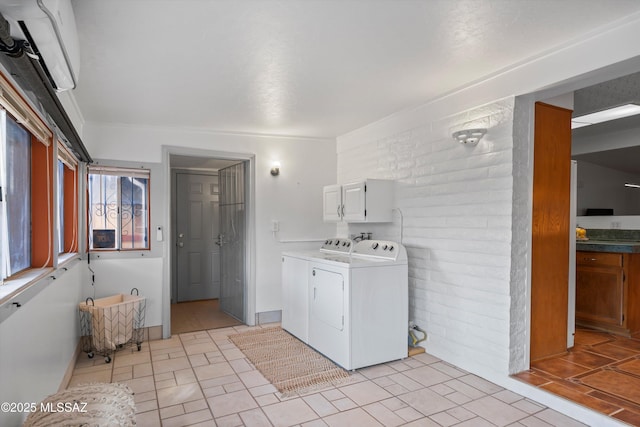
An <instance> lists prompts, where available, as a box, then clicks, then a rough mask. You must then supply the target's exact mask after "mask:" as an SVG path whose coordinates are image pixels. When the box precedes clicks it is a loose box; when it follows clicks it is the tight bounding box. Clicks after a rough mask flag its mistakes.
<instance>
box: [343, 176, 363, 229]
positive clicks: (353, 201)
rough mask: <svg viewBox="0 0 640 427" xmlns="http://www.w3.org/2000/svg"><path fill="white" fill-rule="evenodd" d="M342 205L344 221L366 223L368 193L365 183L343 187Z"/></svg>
mask: <svg viewBox="0 0 640 427" xmlns="http://www.w3.org/2000/svg"><path fill="white" fill-rule="evenodd" d="M342 203H343V204H344V207H343V209H344V210H343V217H342V219H343V220H344V221H364V220H366V215H365V212H366V209H367V204H366V192H365V183H364V182H356V183H353V184H345V185H343V186H342Z"/></svg>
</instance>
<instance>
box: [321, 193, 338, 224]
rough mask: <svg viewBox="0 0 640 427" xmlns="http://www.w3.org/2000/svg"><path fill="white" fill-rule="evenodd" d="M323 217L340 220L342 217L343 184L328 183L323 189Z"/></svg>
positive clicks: (324, 218)
mask: <svg viewBox="0 0 640 427" xmlns="http://www.w3.org/2000/svg"><path fill="white" fill-rule="evenodd" d="M322 208H323V214H322V219H323V220H325V221H340V220H341V219H342V212H341V208H342V186H341V185H327V186H326V187H324V188H323V189H322Z"/></svg>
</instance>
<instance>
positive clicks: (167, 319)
mask: <svg viewBox="0 0 640 427" xmlns="http://www.w3.org/2000/svg"><path fill="white" fill-rule="evenodd" d="M172 155H177V156H189V157H203V158H214V159H222V160H238V161H246V162H247V178H248V179H247V182H246V186H247V188H246V190H247V191H246V194H245V208H246V212H247V222H246V230H245V236H246V246H245V266H244V268H245V278H246V280H245V287H244V290H243V291H244V295H245V307H244V308H245V318H244V319H242V321H243V322H244V323H246V324H247V325H250V326H253V325H254V324H255V317H256V316H255V313H256V279H255V277H256V276H255V271H256V261H255V259H256V257H255V254H256V225H255V223H256V221H255V176H256V173H255V163H256V161H255V157H256V156H255V154H253V153H237V152H229V151H217V150H205V149H197V148H188V147H178V146H169V145H163V146H162V165H163V170H164V171H165V177H164V181H165V182H164V185H165V188H166V189H168V190H169V191H168V194H167V200H166V202H165V217H166V218H167V220H166V221H165V223H166V224H167V225H166V227H167V230H166V233H165V239H166V240H167V242H168V245H169V250H167V251H166V252H165V253H164V256H163V259H164V262H163V264H164V266H163V269H164V271H163V275H162V337H163V338H169V337H171V292H172V289H171V288H172V281H173V275H174V274H175V273H174V271H173V270H174V269H173V263H174V259H173V257H174V256H175V251H174V250H173V249H174V246H175V238H174V230H173V229H174V224H173V221H172V218H173V216H172V215H173V213H174V212H173V209H174V203H175V200H173V193H172V192H171V188H172V177H173V175H172V171H171V156H172Z"/></svg>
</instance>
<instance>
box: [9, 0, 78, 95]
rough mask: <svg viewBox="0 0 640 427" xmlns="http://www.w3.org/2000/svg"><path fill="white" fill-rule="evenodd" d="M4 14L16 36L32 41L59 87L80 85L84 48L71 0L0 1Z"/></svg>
mask: <svg viewBox="0 0 640 427" xmlns="http://www.w3.org/2000/svg"><path fill="white" fill-rule="evenodd" d="M0 13H2V15H3V16H4V17H5V19H7V21H8V22H9V25H10V26H11V36H12V37H13V38H14V39H21V40H27V41H29V43H31V44H32V46H33V48H34V50H35V51H36V53H37V54H38V55H39V57H40V63H41V64H42V66H43V68H44V69H45V71H46V72H47V73H48V75H49V78H50V79H51V83H52V85H53V87H55V88H56V90H58V91H64V90H68V89H73V88H75V87H76V84H77V79H78V72H79V69H80V47H79V41H78V33H77V31H76V22H75V17H74V15H73V9H72V7H71V0H0Z"/></svg>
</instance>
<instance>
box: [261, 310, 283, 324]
mask: <svg viewBox="0 0 640 427" xmlns="http://www.w3.org/2000/svg"><path fill="white" fill-rule="evenodd" d="M281 321H282V310H274V311H263V312H262V313H256V325H262V324H264V323H277V322H281Z"/></svg>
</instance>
